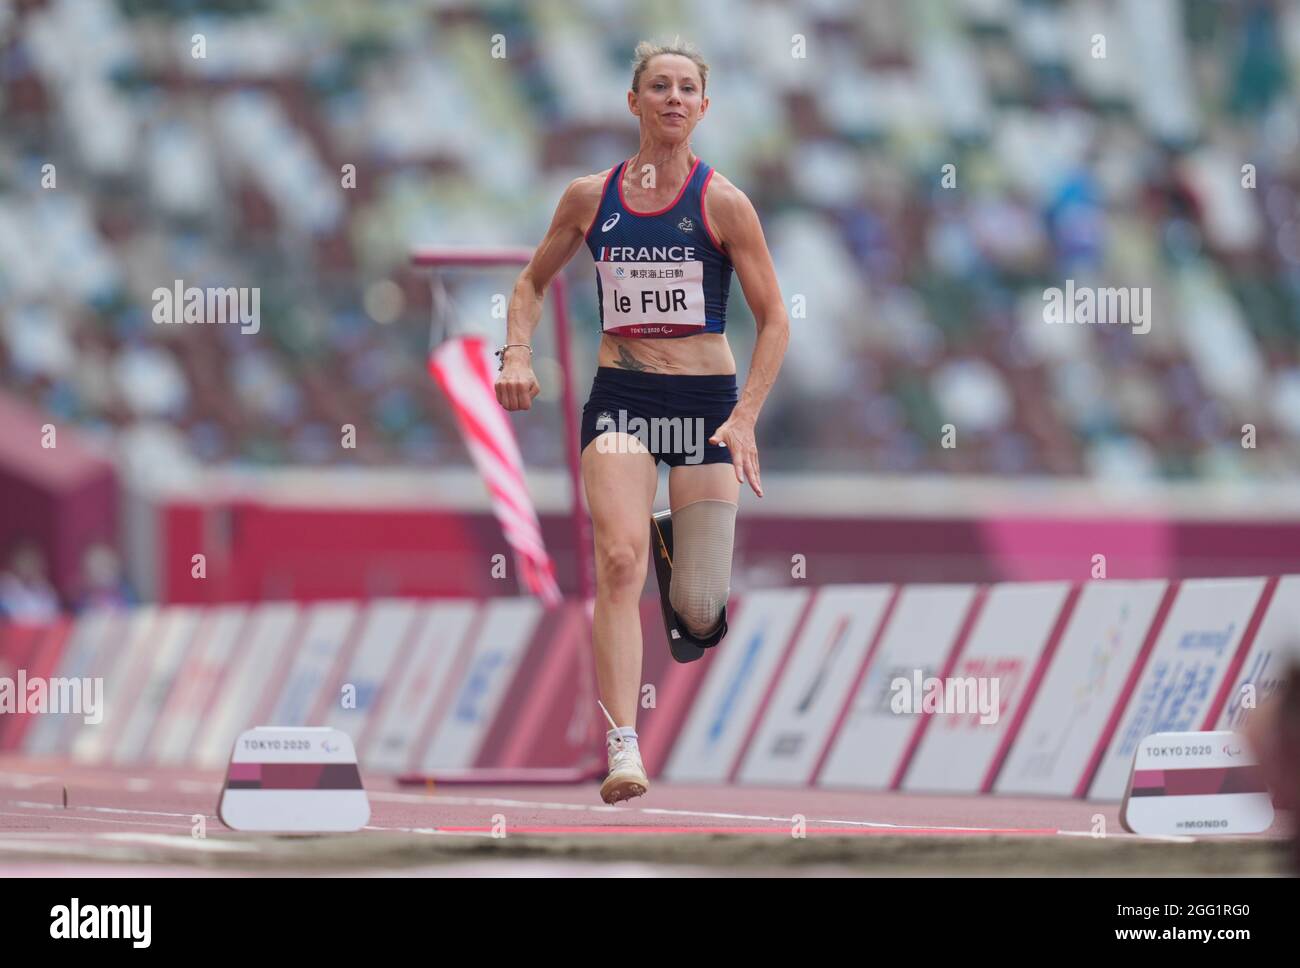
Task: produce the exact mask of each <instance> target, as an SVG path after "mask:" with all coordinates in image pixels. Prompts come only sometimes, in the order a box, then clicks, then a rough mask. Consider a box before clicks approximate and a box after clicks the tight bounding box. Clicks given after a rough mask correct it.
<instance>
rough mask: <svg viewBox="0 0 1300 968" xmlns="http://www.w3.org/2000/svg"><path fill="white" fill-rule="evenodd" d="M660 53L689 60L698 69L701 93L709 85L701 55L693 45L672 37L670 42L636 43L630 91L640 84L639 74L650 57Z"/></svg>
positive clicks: (707, 68) (707, 74) (706, 66)
mask: <svg viewBox="0 0 1300 968" xmlns="http://www.w3.org/2000/svg"><path fill="white" fill-rule="evenodd" d="M660 54H677V55H678V56H679V57H685V58H687V59H688V60H690V61H691V63H693V64H694V65H695V66H696V67H697V68H699V71H700V91H701V93H703V91H704V90H705V88H707V87H708V86H709V65H708V64H707V63H706V62H705V60H704V57H703V55H701V54H700V52H699V51H698V50H696V49H695V45H694V44H691V43H689V42H687V41H684V40H682V39H681V38H680V37H674V38H673V42H672V43H671V44H652V43H651V42H650V41H648V40H643V41H641V43H639V44H637V45H636V51H635V52H634V53H633V56H632V91H633V92H634V93H635V92H636V91H637V90H638V88H639V87H640V85H641V74H642V72H643V71H645V69H646V65H647V64H649V63H650V59H651V58H652V57H658V56H659V55H660Z"/></svg>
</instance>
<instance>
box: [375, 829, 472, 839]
mask: <svg viewBox="0 0 1300 968" xmlns="http://www.w3.org/2000/svg"><path fill="white" fill-rule="evenodd" d="M362 829H363V830H382V831H385V832H386V833H400V834H432V835H434V836H437V837H491V836H492V832H491V831H480V830H438V829H437V828H436V827H363V828H362Z"/></svg>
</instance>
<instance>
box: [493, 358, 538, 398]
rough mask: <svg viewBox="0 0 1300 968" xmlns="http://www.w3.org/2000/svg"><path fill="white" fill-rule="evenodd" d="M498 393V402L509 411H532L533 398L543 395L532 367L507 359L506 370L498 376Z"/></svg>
mask: <svg viewBox="0 0 1300 968" xmlns="http://www.w3.org/2000/svg"><path fill="white" fill-rule="evenodd" d="M506 352H507V353H509V350H507V351H506ZM496 391H497V402H498V403H500V404H501V406H503V407H505V408H506V409H507V410H531V409H532V406H533V397H535V396H537V394H539V393H541V392H542V388H541V386H540V385H538V383H537V376H536V375H535V374H534V373H533V368H532V366H530V365H529V364H527V363H522V362H519V361H517V360H515V361H511V360H509V359H507V360H506V365H505V367H504V369H502V370H501V372H500V373H498V374H497V379H496Z"/></svg>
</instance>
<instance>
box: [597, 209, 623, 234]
mask: <svg viewBox="0 0 1300 968" xmlns="http://www.w3.org/2000/svg"><path fill="white" fill-rule="evenodd" d="M622 214H623V213H622V212H615V213H614V214H613V215H611V216H610V217H609V218H607V219H605V222H604V224H602V225H601V227H600V230H601V231H602V232H608V231H609V230H610V229H612V228H613V227H614V226H615V225H617V224H618V217H619V216H620V215H622Z"/></svg>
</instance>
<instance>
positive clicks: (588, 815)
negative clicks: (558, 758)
mask: <svg viewBox="0 0 1300 968" xmlns="http://www.w3.org/2000/svg"><path fill="white" fill-rule="evenodd" d="M365 781H366V786H367V790H368V791H369V793H370V801H371V821H370V828H369V829H371V830H378V831H392V832H395V833H406V834H411V833H419V834H428V835H431V836H435V835H444V836H490V831H491V829H492V824H493V822H494V817H495V816H496V815H500V816H502V817H504V822H505V824H506V829H507V831H508V832H510V833H518V834H522V833H529V834H541V835H547V834H552V835H595V836H610V837H617V836H620V835H628V834H663V835H670V836H697V835H708V834H765V833H770V834H771V835H773V836H782V837H789V836H790V833H791V824H792V818H793V817H794V816H795V815H796V814H799V815H802V816H803V817H804V818H805V823H806V828H807V834H808V836H809V837H813V836H818V835H825V834H837V835H845V834H853V835H861V836H877V835H882V834H887V835H895V836H897V835H906V834H928V835H934V834H942V835H951V836H954V837H960V836H969V835H973V834H992V833H997V834H1003V835H1014V836H1029V837H1034V836H1037V837H1055V836H1058V835H1060V834H1063V833H1064V834H1071V833H1073V834H1086V833H1088V832H1090V831H1091V829H1092V827H1093V817H1094V816H1095V815H1096V814H1101V815H1103V816H1104V817H1105V818H1106V830H1107V833H1108V835H1109V836H1125V835H1124V834H1122V833H1121V832H1120V831H1121V828H1120V825H1119V818H1118V804H1113V803H1105V804H1100V803H1085V802H1082V801H1076V800H1068V799H1059V800H1057V799H1028V798H1007V797H991V796H990V797H978V796H922V795H916V794H895V793H860V792H848V791H831V790H808V789H771V788H753V787H744V788H740V787H728V786H684V785H669V784H666V783H661V782H656V783H654V784H653V785H652V786H651V789H650V792H649V793H648V794H647V795H646V796H645V797H641V798H639V799H636V800H633V801H629V802H626V803H622V804H619V805H617V806H613V807H610V806H606V805H605V804H602V803H601V802H600V800H599V796H598V794H597V789H596V784H594V783H589V784H582V785H574V786H547V787H539V786H515V787H504V786H492V787H481V786H479V787H469V786H443V787H438V788H436V789H434V790H432V791H429V790H427V789H420V788H418V787H415V788H412V787H399V786H398V785H397V784H396V783H395V782H394V781H393V780H391V779H389V778H385V777H377V776H367V777H365ZM221 782H222V777H221V776H220V775H219V774H213V773H201V772H195V771H177V770H155V769H150V770H143V769H129V768H120V769H110V768H90V767H85V766H70V765H68V764H67V763H66V762H62V761H32V760H25V759H21V758H15V757H8V756H7V757H0V875H4V876H14V875H22V874H32V873H54V872H55V871H59V872H61V874H62V876H67V875H68V874H95V873H102V872H104V870H105V869H107V870H108V871H109V872H111V873H115V874H123V875H130V874H148V873H159V872H160V869H159V868H156V867H155V868H150V867H144V866H138V865H137V866H135V867H129V866H127V867H122V866H116V865H113V866H111V867H110V866H109V865H105V864H102V863H99V861H98V859H97V858H96V849H98V847H99V845H101V844H103V843H107V842H122V841H123V840H130V839H132V838H136V839H139V840H141V842H143V840H144V835H155V836H157V835H162V836H163V837H174V838H190V836H191V829H192V826H193V819H192V818H193V816H194V815H195V814H201V815H203V816H204V817H205V818H206V822H207V834H208V837H209V838H218V839H219V838H222V837H228V836H230V831H228V830H227V829H226V828H225V827H224V826H223V825H222V824H221V822H220V821H219V820H218V819H217V817H216V811H217V803H218V799H219V796H220V791H221ZM65 788H66V790H67V795H68V805H67V807H66V808H65V807H64V806H63V792H64V789H65ZM106 834H107V835H109V836H107V837H106V836H105V835H106ZM53 841H57V842H59V843H63V844H67V845H68V847H69V849H70V850H71V849H72V848H73V847H76V848H77V856H78V857H84V858H85V859H84V861H82V860H77V861H76V862H75V863H73V864H71V865H69V864H66V863H63V862H51V863H49V864H41V863H37V862H34V861H33V860H31V859H30V857H29V856H24V853H25V852H27V851H28V850H29V845H31V844H33V843H35V842H45V843H50V842H53ZM517 866H518V867H519V869H518V870H516V871H514V872H515V873H528V872H529V868H530V866H531V867H532V868H540V869H538V870H536V871H534V872H537V873H557V872H558V873H575V872H576V873H580V872H581V868H582V867H583V866H584V865H582V864H569V865H567V866H564V865H561V866H562V867H563V869H562V870H560V871H556V870H553V869H547V868H546V865H544V864H540V865H539V864H538V863H536V862H534V863H533V864H532V865H529V864H526V863H523V862H521V863H520V865H517ZM551 866H552V867H554V865H551ZM590 866H592V867H593V868H594V867H595V866H596V865H590ZM624 866H626V867H628V868H636V867H637V865H636V864H629V865H624ZM442 871H443V872H444V873H452V872H453V870H452V869H449V868H446V867H444V868H442ZM161 872H165V873H185V872H186V871H185V870H184V869H182V868H176V869H174V870H173V869H170V868H168V869H164V870H162V871H161ZM593 872H594V870H593ZM629 872H630V873H645V872H649V873H655V872H656V871H655V870H654V869H652V868H648V869H647V870H646V871H640V870H630V871H629ZM360 873H367V872H366V871H361V872H360ZM376 873H378V872H376ZM406 873H412V872H411V871H407V872H406Z"/></svg>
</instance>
